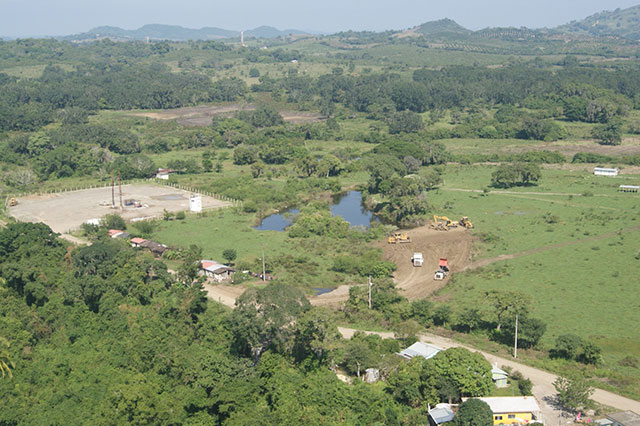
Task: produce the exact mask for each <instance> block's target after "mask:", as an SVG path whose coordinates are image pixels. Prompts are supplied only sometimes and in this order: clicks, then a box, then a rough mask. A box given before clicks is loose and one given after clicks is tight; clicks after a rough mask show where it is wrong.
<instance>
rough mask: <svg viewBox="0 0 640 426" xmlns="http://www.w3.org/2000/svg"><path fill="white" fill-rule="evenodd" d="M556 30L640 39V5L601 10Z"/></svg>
mask: <svg viewBox="0 0 640 426" xmlns="http://www.w3.org/2000/svg"><path fill="white" fill-rule="evenodd" d="M555 30H556V31H559V32H563V33H573V34H582V35H592V36H618V37H625V38H629V39H633V40H640V5H638V6H633V7H630V8H627V9H616V10H614V11H604V12H599V13H596V14H595V15H591V16H589V17H587V18H585V19H583V20H581V21H573V22H570V23H568V24H565V25H561V26H559V27H557V28H555Z"/></svg>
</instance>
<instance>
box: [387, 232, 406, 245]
mask: <svg viewBox="0 0 640 426" xmlns="http://www.w3.org/2000/svg"><path fill="white" fill-rule="evenodd" d="M387 241H388V242H389V244H398V243H410V242H411V237H409V234H407V233H406V232H394V233H393V235H391V236H390V237H389V239H388V240H387Z"/></svg>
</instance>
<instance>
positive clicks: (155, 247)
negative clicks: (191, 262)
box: [107, 229, 169, 256]
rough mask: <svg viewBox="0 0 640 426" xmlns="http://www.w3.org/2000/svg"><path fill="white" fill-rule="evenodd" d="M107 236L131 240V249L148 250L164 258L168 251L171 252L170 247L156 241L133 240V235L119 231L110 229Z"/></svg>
mask: <svg viewBox="0 0 640 426" xmlns="http://www.w3.org/2000/svg"><path fill="white" fill-rule="evenodd" d="M107 234H108V235H109V237H111V238H121V239H125V240H129V244H131V247H136V248H143V249H147V250H149V251H150V252H151V253H153V254H154V255H157V256H162V255H163V254H164V253H165V252H166V251H168V250H169V247H167V246H166V245H164V244H160V243H157V242H155V241H151V240H145V239H144V238H138V237H134V238H131V234H129V233H128V232H125V231H121V230H119V229H109V231H108V232H107Z"/></svg>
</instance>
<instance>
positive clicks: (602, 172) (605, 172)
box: [593, 167, 640, 192]
mask: <svg viewBox="0 0 640 426" xmlns="http://www.w3.org/2000/svg"><path fill="white" fill-rule="evenodd" d="M619 173H620V171H619V170H618V169H610V168H606V167H596V168H594V169H593V174H594V175H596V176H618V174H619ZM639 190H640V185H620V186H619V187H618V191H620V192H638V191H639Z"/></svg>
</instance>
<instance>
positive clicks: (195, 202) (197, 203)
mask: <svg viewBox="0 0 640 426" xmlns="http://www.w3.org/2000/svg"><path fill="white" fill-rule="evenodd" d="M189 211H192V212H195V213H200V212H201V211H202V197H201V196H200V195H192V196H191V197H190V198H189Z"/></svg>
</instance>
